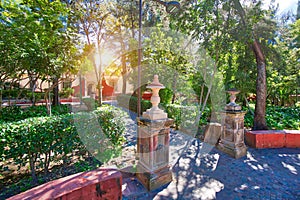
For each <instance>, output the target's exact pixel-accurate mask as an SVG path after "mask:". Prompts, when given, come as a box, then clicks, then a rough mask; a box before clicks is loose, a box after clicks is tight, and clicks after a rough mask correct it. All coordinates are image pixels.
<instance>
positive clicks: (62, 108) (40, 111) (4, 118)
mask: <svg viewBox="0 0 300 200" xmlns="http://www.w3.org/2000/svg"><path fill="white" fill-rule="evenodd" d="M70 112H71V106H70V105H59V106H52V107H51V114H52V115H62V114H67V113H70ZM48 115H49V113H48V112H47V107H46V106H30V107H27V108H21V107H20V106H8V107H2V108H0V122H15V121H20V120H23V119H27V118H31V117H46V116H48Z"/></svg>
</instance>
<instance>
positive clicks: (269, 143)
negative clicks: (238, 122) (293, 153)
mask: <svg viewBox="0 0 300 200" xmlns="http://www.w3.org/2000/svg"><path fill="white" fill-rule="evenodd" d="M245 140H246V144H247V145H249V146H250V147H253V148H257V149H264V148H283V147H287V148H300V130H257V131H250V130H245Z"/></svg>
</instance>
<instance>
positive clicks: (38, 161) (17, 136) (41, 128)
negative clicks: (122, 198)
mask: <svg viewBox="0 0 300 200" xmlns="http://www.w3.org/2000/svg"><path fill="white" fill-rule="evenodd" d="M123 114H125V113H124V112H123V111H121V110H120V109H118V108H115V107H111V106H103V107H100V108H99V109H97V110H95V111H93V112H90V113H77V114H65V115H61V116H52V117H36V118H28V119H25V120H21V121H17V122H12V123H3V124H0V130H1V132H0V156H1V159H2V161H10V160H12V161H13V163H14V164H16V165H18V166H25V165H26V164H29V166H30V170H31V175H32V179H33V181H34V182H35V183H36V181H37V179H36V173H37V171H38V170H39V169H43V170H42V171H44V172H45V174H46V173H47V172H48V169H49V165H50V163H51V162H56V161H61V160H63V161H64V162H66V161H67V160H68V157H70V153H73V151H74V150H80V151H86V149H87V150H90V153H92V154H93V155H95V156H96V157H97V156H99V155H100V158H101V159H103V160H101V161H104V162H105V161H107V160H108V159H110V158H111V157H113V156H116V155H117V152H118V151H119V150H120V149H121V146H122V144H123V142H124V141H125V139H124V137H123V135H124V131H125V123H124V122H123V121H122V116H123ZM91 122H93V123H91ZM91 141H92V142H93V143H94V144H92V145H91V144H90V143H88V142H91ZM104 141H105V142H104ZM86 147H87V148H86ZM90 147H92V148H90ZM103 149H104V150H105V151H103ZM106 149H112V150H111V151H107V150H106ZM103 155H104V156H103ZM101 156H102V157H101ZM97 158H98V157H97ZM1 167H3V166H1Z"/></svg>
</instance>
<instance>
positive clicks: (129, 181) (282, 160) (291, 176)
mask: <svg viewBox="0 0 300 200" xmlns="http://www.w3.org/2000/svg"><path fill="white" fill-rule="evenodd" d="M128 113H129V117H127V118H126V120H127V121H126V123H127V124H128V125H127V131H126V138H127V141H128V142H127V143H126V145H125V146H124V151H123V155H122V157H120V158H118V160H114V161H112V162H111V163H110V164H111V165H117V166H118V167H119V168H122V169H123V170H122V172H123V173H124V174H127V172H130V170H132V166H134V165H136V164H137V161H136V159H135V152H134V149H135V145H136V128H137V126H136V123H135V121H134V119H135V115H134V114H133V113H130V112H128ZM170 166H171V167H172V171H173V181H172V182H171V183H170V184H168V185H166V186H163V187H162V188H159V189H157V190H154V191H151V192H148V191H146V190H145V189H144V187H143V186H142V185H141V184H140V183H139V182H138V180H137V179H136V178H135V177H134V176H127V178H126V176H125V177H124V179H123V199H124V200H130V199H142V200H147V199H149V200H150V199H156V200H158V199H166V200H169V199H182V200H189V199H195V200H196V199H199V200H206V199H220V200H225V199H226V200H231V199H247V200H248V199H253V200H254V199H255V200H257V199H259V200H260V199H266V200H269V199H274V200H277V199H289V200H299V199H300V149H299V148H295V149H288V148H280V149H253V148H248V152H247V155H246V156H244V157H242V158H240V159H234V158H231V157H229V156H228V155H227V154H225V153H223V152H221V151H219V150H218V149H216V148H214V147H213V146H211V145H209V144H206V143H204V142H202V141H200V140H199V139H196V138H193V137H190V136H188V135H187V134H184V133H182V132H180V131H171V134H170Z"/></svg>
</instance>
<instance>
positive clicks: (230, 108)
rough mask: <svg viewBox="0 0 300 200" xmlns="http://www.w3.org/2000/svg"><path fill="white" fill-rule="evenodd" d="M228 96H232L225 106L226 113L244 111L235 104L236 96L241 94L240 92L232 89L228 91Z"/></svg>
mask: <svg viewBox="0 0 300 200" xmlns="http://www.w3.org/2000/svg"><path fill="white" fill-rule="evenodd" d="M226 92H227V93H228V94H230V97H229V99H230V102H229V103H228V104H227V105H226V106H225V110H226V111H240V110H242V107H241V106H240V105H238V104H236V103H235V100H236V95H237V94H239V93H240V91H239V90H237V89H235V88H232V89H229V90H227V91H226Z"/></svg>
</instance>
